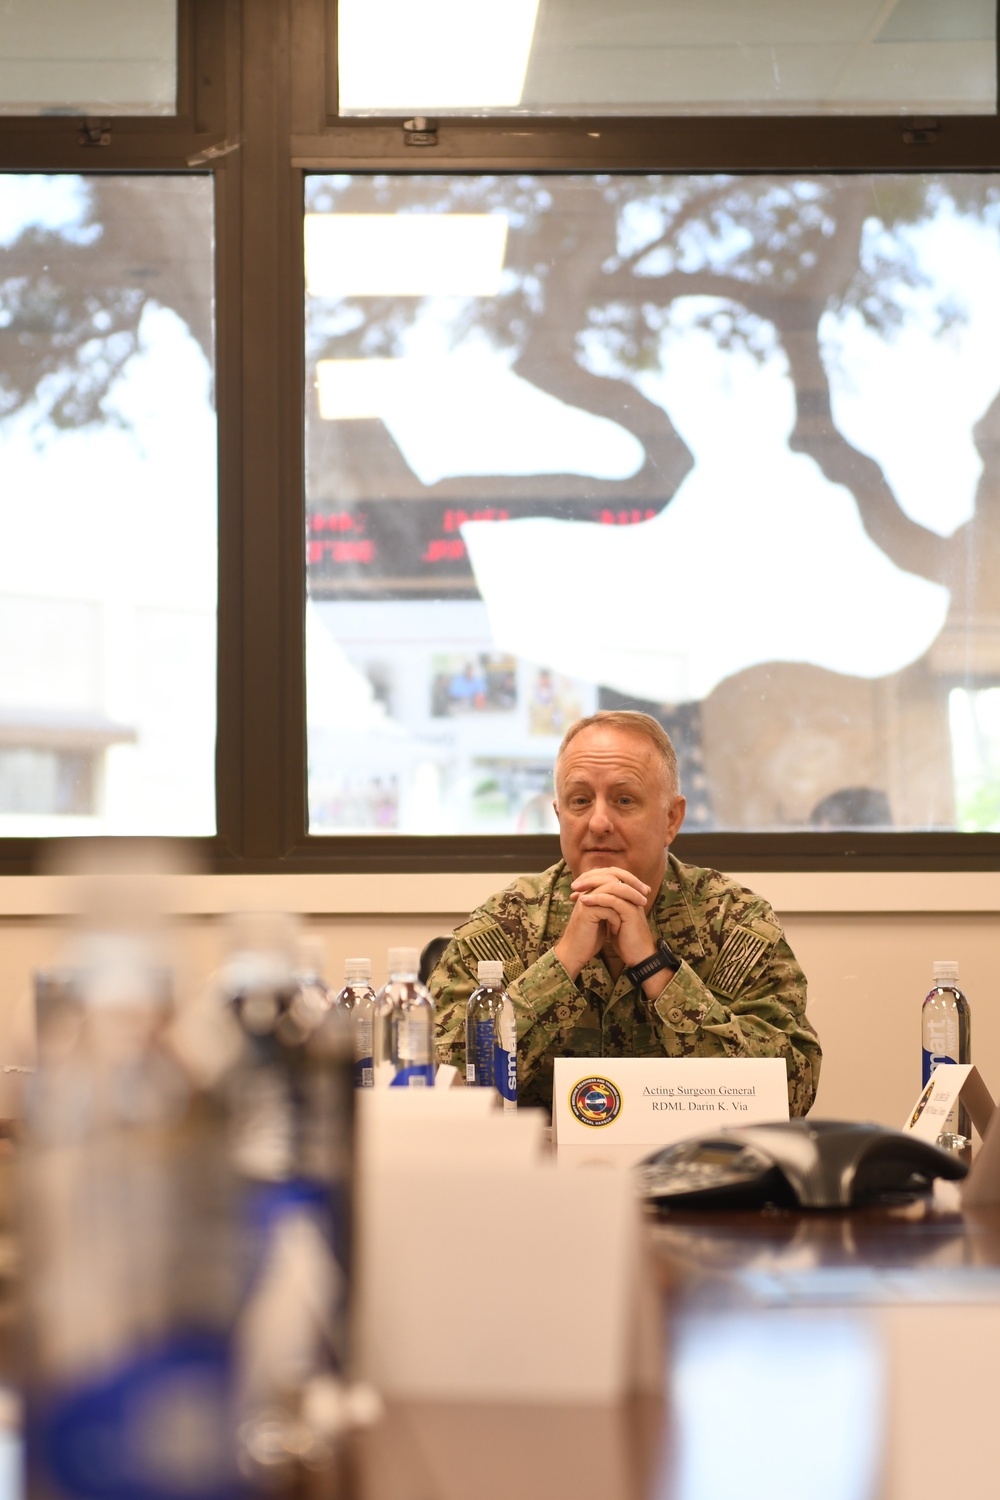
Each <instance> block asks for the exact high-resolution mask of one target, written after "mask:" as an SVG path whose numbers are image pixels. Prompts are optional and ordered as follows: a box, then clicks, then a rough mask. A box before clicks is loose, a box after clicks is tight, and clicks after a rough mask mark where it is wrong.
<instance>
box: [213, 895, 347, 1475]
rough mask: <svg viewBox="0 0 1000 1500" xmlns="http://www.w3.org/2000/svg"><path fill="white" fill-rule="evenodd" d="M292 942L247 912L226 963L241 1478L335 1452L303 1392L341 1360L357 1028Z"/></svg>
mask: <svg viewBox="0 0 1000 1500" xmlns="http://www.w3.org/2000/svg"><path fill="white" fill-rule="evenodd" d="M294 946H295V945H294V932H293V930H292V928H291V925H290V924H289V922H288V921H287V920H286V919H281V918H278V917H276V916H271V915H268V916H265V915H256V916H253V917H243V918H241V919H239V920H238V921H237V922H236V923H235V924H234V928H233V944H232V951H231V954H230V958H229V961H228V963H227V964H226V966H225V969H224V971H223V989H224V997H225V1000H226V1003H227V1006H228V1008H229V1009H230V1010H231V1011H232V1013H233V1014H234V1015H235V1017H236V1018H237V1020H238V1022H239V1024H240V1027H241V1028H242V1031H243V1033H244V1037H245V1044H244V1050H243V1054H242V1056H241V1059H240V1062H239V1065H238V1067H237V1068H235V1069H234V1070H233V1072H232V1074H231V1077H230V1080H229V1092H230V1099H231V1113H232V1125H233V1135H232V1147H233V1161H234V1164H235V1167H236V1170H237V1172H238V1174H239V1177H240V1179H241V1181H242V1183H243V1185H244V1203H243V1219H244V1230H245V1242H246V1244H247V1245H248V1247H249V1265H248V1266H247V1267H246V1268H245V1277H246V1285H245V1294H244V1300H243V1306H242V1309H241V1312H240V1315H239V1320H238V1326H237V1331H236V1339H235V1360H236V1380H237V1393H236V1399H237V1407H238V1411H239V1415H240V1432H239V1455H240V1464H241V1469H242V1472H243V1473H244V1475H245V1476H246V1478H248V1479H249V1480H250V1481H251V1482H252V1483H253V1484H254V1485H255V1486H258V1487H264V1488H270V1489H285V1488H287V1487H288V1486H289V1485H294V1484H295V1482H296V1475H297V1474H300V1473H301V1472H302V1470H303V1469H305V1470H310V1469H311V1470H318V1469H322V1468H324V1467H325V1466H326V1465H328V1464H329V1463H330V1461H331V1458H332V1449H331V1443H330V1435H329V1433H328V1432H325V1431H324V1430H322V1427H321V1426H318V1425H317V1423H316V1422H314V1421H313V1420H312V1417H311V1403H312V1405H315V1403H314V1402H313V1400H312V1398H313V1396H314V1394H315V1390H316V1389H317V1383H318V1384H319V1387H322V1386H323V1383H324V1382H325V1381H327V1380H328V1379H330V1378H344V1377H345V1376H346V1373H347V1361H348V1351H347V1326H348V1296H347V1294H348V1285H349V1276H350V1239H351V1179H352V1152H353V1104H354V1088H353V1064H354V1049H353V1036H352V1030H351V1025H350V1017H349V1016H348V1015H347V1014H345V1013H344V1012H343V1011H342V1010H341V1009H340V1008H339V1007H337V1006H335V1005H333V1004H332V1003H330V1004H327V1005H326V1006H325V1008H324V1007H322V1006H317V1005H314V1004H313V1003H312V999H315V985H313V984H310V985H309V986H308V988H304V986H303V984H302V979H301V976H298V975H296V973H295V966H294V964H293V961H292V955H293V953H294ZM310 991H311V992H312V994H311V998H309V999H308V1001H307V1002H304V1000H303V996H304V995H308V994H309V992H310ZM324 993H325V991H324ZM327 999H329V997H328V996H327Z"/></svg>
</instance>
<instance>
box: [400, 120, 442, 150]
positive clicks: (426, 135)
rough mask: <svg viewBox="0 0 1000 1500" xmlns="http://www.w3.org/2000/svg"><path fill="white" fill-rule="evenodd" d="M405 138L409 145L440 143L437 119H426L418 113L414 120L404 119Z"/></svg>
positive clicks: (434, 144)
mask: <svg viewBox="0 0 1000 1500" xmlns="http://www.w3.org/2000/svg"><path fill="white" fill-rule="evenodd" d="M403 140H404V142H405V143H406V145H407V146H436V145H437V143H438V122H437V120H425V119H424V117H423V115H417V116H416V118H415V119H413V120H404V121H403Z"/></svg>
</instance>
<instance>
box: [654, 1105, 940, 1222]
mask: <svg viewBox="0 0 1000 1500" xmlns="http://www.w3.org/2000/svg"><path fill="white" fill-rule="evenodd" d="M637 1171H638V1174H639V1182H640V1191H641V1193H642V1196H643V1197H644V1198H645V1199H646V1200H647V1201H648V1202H649V1203H651V1204H653V1205H655V1206H656V1207H657V1208H682V1207H683V1208H762V1207H764V1206H765V1205H768V1204H773V1205H774V1206H775V1207H776V1208H849V1207H856V1206H861V1205H864V1204H875V1203H901V1202H907V1201H909V1200H910V1199H912V1198H915V1197H916V1196H917V1195H918V1194H920V1193H926V1192H928V1191H929V1190H930V1188H931V1186H932V1184H933V1181H934V1178H935V1177H947V1178H951V1179H956V1178H960V1177H964V1176H965V1174H966V1172H967V1171H968V1167H967V1166H966V1164H965V1162H964V1161H962V1160H960V1158H959V1157H957V1156H955V1155H953V1154H952V1153H951V1152H950V1151H942V1150H940V1149H939V1148H938V1147H937V1146H931V1145H929V1144H928V1143H927V1142H926V1141H922V1140H919V1139H918V1138H916V1137H914V1136H912V1135H908V1134H905V1133H904V1132H903V1131H901V1130H890V1129H888V1128H887V1127H886V1126H884V1125H860V1124H857V1123H856V1122H854V1121H850V1120H781V1121H777V1122H775V1123H774V1124H773V1125H742V1126H738V1127H737V1128H735V1129H732V1130H720V1131H718V1132H716V1133H714V1134H712V1135H702V1136H698V1137H696V1138H695V1139H693V1140H687V1141H679V1142H677V1144H675V1145H673V1146H666V1147H665V1148H664V1149H663V1150H662V1151H657V1152H656V1153H655V1154H654V1155H652V1156H647V1157H646V1158H645V1159H644V1160H643V1161H642V1162H640V1164H639V1166H638V1168H637Z"/></svg>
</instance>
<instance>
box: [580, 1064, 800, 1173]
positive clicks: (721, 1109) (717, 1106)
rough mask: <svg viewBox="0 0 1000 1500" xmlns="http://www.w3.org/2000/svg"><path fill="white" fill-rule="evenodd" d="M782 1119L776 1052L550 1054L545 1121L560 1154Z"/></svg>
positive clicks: (784, 1095) (782, 1085)
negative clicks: (549, 1097) (549, 1101)
mask: <svg viewBox="0 0 1000 1500" xmlns="http://www.w3.org/2000/svg"><path fill="white" fill-rule="evenodd" d="M787 1119H788V1083H787V1073H786V1070H785V1064H784V1061H783V1059H782V1058H780V1057H721V1058H719V1057H606V1058H605V1057H595V1058H587V1057H557V1058H556V1059H555V1064H554V1075H553V1091H552V1124H553V1127H554V1135H555V1142H556V1145H557V1147H558V1148H559V1149H560V1151H561V1150H562V1149H563V1148H564V1147H565V1148H571V1149H575V1148H578V1147H583V1148H585V1149H587V1150H588V1151H591V1152H593V1151H594V1149H595V1147H596V1148H598V1149H603V1148H604V1147H606V1146H609V1147H616V1148H617V1147H622V1146H628V1147H634V1148H638V1147H642V1148H645V1149H646V1150H653V1149H654V1148H655V1147H656V1146H666V1145H669V1144H670V1143H671V1142H673V1141H681V1140H684V1139H686V1138H687V1137H688V1136H692V1135H701V1134H703V1133H704V1132H706V1131H709V1130H728V1129H730V1128H731V1127H732V1126H734V1125H750V1124H755V1123H756V1124H759V1123H761V1122H762V1121H765V1120H768V1121H770V1120H787ZM636 1154H638V1152H636Z"/></svg>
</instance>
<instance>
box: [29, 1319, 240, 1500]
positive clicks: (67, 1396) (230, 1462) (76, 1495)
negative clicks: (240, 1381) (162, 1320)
mask: <svg viewBox="0 0 1000 1500" xmlns="http://www.w3.org/2000/svg"><path fill="white" fill-rule="evenodd" d="M231 1403H232V1391H231V1378H230V1370H229V1358H228V1350H227V1348H226V1344H225V1342H224V1341H223V1339H222V1338H221V1337H219V1336H217V1335H215V1334H213V1333H205V1334H203V1333H191V1334H187V1335H183V1334H181V1335H177V1336H176V1337H174V1338H173V1339H171V1340H169V1341H167V1342H164V1343H161V1344H159V1345H154V1346H153V1347H152V1348H149V1349H146V1350H144V1351H142V1352H139V1353H132V1354H131V1355H130V1356H127V1357H126V1358H125V1359H123V1360H122V1362H121V1363H120V1364H119V1365H117V1366H115V1367H112V1368H111V1369H109V1370H107V1371H105V1372H103V1373H102V1374H101V1375H99V1376H93V1377H92V1378H91V1379H90V1380H89V1381H84V1382H82V1383H81V1384H79V1385H76V1386H70V1387H63V1388H61V1389H59V1390H54V1391H51V1392H49V1393H47V1396H40V1397H33V1398H32V1399H31V1400H30V1401H29V1405H28V1420H27V1440H28V1442H27V1455H28V1476H29V1490H30V1491H33V1490H36V1489H37V1490H38V1491H39V1492H42V1491H45V1492H47V1493H49V1494H53V1493H54V1494H58V1495H62V1496H65V1497H67V1500H69V1497H72V1500H233V1497H235V1496H236V1495H237V1494H238V1492H239V1484H238V1475H237V1473H236V1470H235V1462H234V1454H235V1443H234V1435H233V1431H232V1427H231V1422H230V1418H231V1411H232V1404H231Z"/></svg>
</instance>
